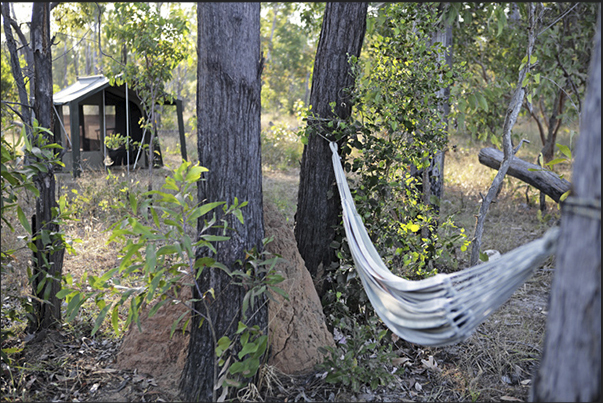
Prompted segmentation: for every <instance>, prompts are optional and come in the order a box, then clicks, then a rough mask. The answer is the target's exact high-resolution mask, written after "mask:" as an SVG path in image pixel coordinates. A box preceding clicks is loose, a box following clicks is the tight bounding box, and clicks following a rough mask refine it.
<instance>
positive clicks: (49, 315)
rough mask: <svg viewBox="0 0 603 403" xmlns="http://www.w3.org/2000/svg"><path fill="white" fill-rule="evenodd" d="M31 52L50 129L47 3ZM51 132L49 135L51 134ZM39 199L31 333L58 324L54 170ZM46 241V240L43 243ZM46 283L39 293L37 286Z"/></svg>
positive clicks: (41, 113)
mask: <svg viewBox="0 0 603 403" xmlns="http://www.w3.org/2000/svg"><path fill="white" fill-rule="evenodd" d="M31 27H32V31H31V34H32V41H31V43H32V50H33V56H34V80H35V83H36V86H35V100H34V105H33V109H34V112H35V115H36V119H37V120H38V123H39V125H40V127H43V128H46V129H49V130H52V128H53V127H54V123H53V121H54V115H53V108H52V54H51V42H50V3H34V5H33V10H32V20H31ZM50 133H51V132H50ZM50 133H48V132H46V133H44V135H43V136H44V138H45V139H46V141H47V142H49V143H54V142H55V139H54V138H53V136H52V134H50ZM34 181H35V183H36V186H37V188H38V190H39V191H40V197H38V198H37V200H36V214H35V217H34V219H33V220H32V221H33V223H34V226H33V228H32V229H33V230H34V233H35V234H37V235H38V236H39V239H38V240H37V241H36V247H37V249H38V251H37V252H36V253H35V259H34V276H33V279H32V287H33V294H34V295H36V296H37V297H38V298H40V299H41V300H44V301H45V303H40V302H39V301H34V303H33V304H34V310H35V317H36V320H37V323H33V322H30V324H29V327H30V330H32V331H35V330H38V329H48V328H51V327H56V326H59V325H60V324H61V301H60V300H59V299H57V298H56V294H57V292H59V291H60V289H61V277H62V273H63V254H64V252H65V250H64V248H63V246H62V244H61V242H60V241H59V240H56V239H53V235H52V234H55V233H58V232H59V225H58V224H57V223H55V222H54V218H55V217H54V216H53V211H52V210H53V209H55V208H58V204H57V202H56V195H55V188H56V184H55V177H54V169H53V167H48V172H40V173H39V174H37V175H36V177H35V179H34ZM43 231H46V232H47V233H48V234H49V239H50V241H49V242H50V244H48V243H45V241H44V239H45V237H44V236H40V234H42V232H43ZM46 242H48V241H46ZM42 281H43V282H45V284H46V285H44V286H41V289H40V290H38V284H40V282H42Z"/></svg>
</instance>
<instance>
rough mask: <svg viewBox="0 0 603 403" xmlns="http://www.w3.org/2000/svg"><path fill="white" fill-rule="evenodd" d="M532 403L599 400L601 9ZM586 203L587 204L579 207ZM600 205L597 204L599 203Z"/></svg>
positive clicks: (535, 375) (563, 214) (562, 217)
mask: <svg viewBox="0 0 603 403" xmlns="http://www.w3.org/2000/svg"><path fill="white" fill-rule="evenodd" d="M582 113H583V114H584V115H583V118H582V119H581V127H580V137H579V138H578V143H577V145H576V152H575V154H576V159H575V161H576V162H575V163H574V174H573V183H572V194H571V196H570V197H569V198H568V199H567V200H566V202H565V203H564V204H563V205H562V216H561V231H560V236H559V241H558V242H559V246H558V252H557V260H556V272H555V277H554V279H553V284H552V289H551V299H550V306H549V316H548V320H547V327H546V334H545V340H544V348H543V353H542V359H541V361H540V368H539V369H538V370H537V371H536V373H535V374H534V382H533V387H532V390H531V395H530V400H531V401H543V402H554V401H559V402H578V401H581V402H599V401H601V8H600V6H599V15H598V19H597V30H596V34H595V39H594V46H593V52H592V56H591V62H590V73H589V82H588V94H587V96H586V99H585V104H584V109H583V111H582ZM577 201H582V202H583V203H584V204H585V205H587V206H589V205H590V206H594V207H587V208H585V209H582V210H579V209H577V208H575V207H573V206H575V204H576V202H577ZM597 203H598V205H597Z"/></svg>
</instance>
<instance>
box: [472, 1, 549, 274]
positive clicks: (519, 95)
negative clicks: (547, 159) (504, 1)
mask: <svg viewBox="0 0 603 403" xmlns="http://www.w3.org/2000/svg"><path fill="white" fill-rule="evenodd" d="M527 7H528V26H529V28H528V46H527V52H526V53H527V57H528V60H530V58H531V57H532V51H533V49H534V43H535V41H536V33H535V31H536V25H537V23H536V19H535V11H534V9H535V6H534V4H533V3H527ZM529 69H530V63H526V65H525V67H524V68H523V69H522V70H521V71H520V72H519V80H517V88H516V89H515V92H514V93H513V97H512V98H511V101H510V102H509V107H508V108H507V112H506V115H505V123H504V125H503V138H502V144H503V152H504V158H503V161H502V163H501V164H500V168H499V169H498V173H497V174H496V176H495V177H494V180H493V181H492V185H490V189H488V193H487V194H486V197H485V198H484V199H483V200H482V203H481V206H480V208H479V214H478V216H477V222H476V224H475V232H474V233H473V239H472V240H471V243H472V246H471V260H470V264H471V266H475V265H476V264H477V263H478V260H479V253H480V251H481V247H482V235H483V233H484V222H485V221H486V217H487V215H488V209H489V208H490V204H491V203H492V201H493V200H494V198H495V197H496V195H497V194H498V192H499V191H500V187H501V186H502V183H503V180H504V179H505V175H506V174H507V171H508V169H509V166H510V165H511V162H512V161H513V157H514V154H513V144H512V141H511V130H512V129H513V126H514V125H515V122H517V116H518V115H519V110H520V109H521V105H522V104H523V99H524V96H525V92H526V88H525V87H524V86H523V85H524V84H523V80H524V78H525V77H526V75H527V74H528V72H529Z"/></svg>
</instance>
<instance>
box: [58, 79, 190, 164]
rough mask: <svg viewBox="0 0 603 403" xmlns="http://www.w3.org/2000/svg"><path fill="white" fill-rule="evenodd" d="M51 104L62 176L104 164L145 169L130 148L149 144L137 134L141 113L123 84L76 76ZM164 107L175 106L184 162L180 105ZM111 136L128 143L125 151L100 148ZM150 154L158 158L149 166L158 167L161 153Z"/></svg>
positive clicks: (141, 158) (137, 151) (144, 156)
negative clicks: (74, 80)
mask: <svg viewBox="0 0 603 403" xmlns="http://www.w3.org/2000/svg"><path fill="white" fill-rule="evenodd" d="M53 102H54V107H55V113H56V116H57V117H58V119H55V121H56V122H55V127H54V133H55V138H56V139H57V142H58V143H60V144H61V145H62V146H63V147H64V150H65V153H64V154H63V163H64V164H65V168H64V171H67V172H70V171H73V175H74V176H79V173H80V172H81V171H83V170H85V169H93V170H94V169H102V168H104V167H105V166H107V165H111V166H116V165H124V166H133V167H144V166H148V157H147V153H146V152H144V151H141V150H140V147H137V146H136V143H138V144H149V140H150V133H148V132H145V131H143V129H142V128H141V127H140V123H139V121H140V118H141V117H142V116H143V115H144V109H143V108H142V105H141V101H140V99H139V98H138V96H137V95H136V94H135V92H134V91H132V89H131V88H128V87H127V85H125V84H123V85H119V86H118V85H111V84H110V81H109V79H108V78H107V77H105V76H104V75H96V76H89V77H78V79H77V81H76V82H75V83H73V84H71V85H70V86H68V87H66V88H65V89H63V90H61V91H59V92H57V93H56V94H54V96H53ZM167 104H168V105H170V104H171V105H174V104H175V105H176V113H177V115H178V131H179V134H180V150H181V153H182V158H183V159H186V143H185V138H184V120H183V117H182V101H181V100H179V99H178V100H175V101H174V102H172V103H169V102H168V103H167ZM145 117H146V116H145ZM74 127H77V128H79V133H78V134H79V135H74V131H73V130H72V128H74ZM77 132H78V131H75V133H77ZM116 133H118V134H120V135H121V136H124V137H126V138H129V139H130V146H129V147H128V150H126V147H125V146H123V145H122V146H121V147H120V148H118V149H108V148H107V147H106V146H105V137H106V136H109V135H112V134H116ZM156 149H157V150H158V151H159V154H158V156H157V159H156V160H155V163H156V164H157V163H159V164H161V152H160V149H159V147H156ZM127 151H128V152H127ZM74 167H75V169H74Z"/></svg>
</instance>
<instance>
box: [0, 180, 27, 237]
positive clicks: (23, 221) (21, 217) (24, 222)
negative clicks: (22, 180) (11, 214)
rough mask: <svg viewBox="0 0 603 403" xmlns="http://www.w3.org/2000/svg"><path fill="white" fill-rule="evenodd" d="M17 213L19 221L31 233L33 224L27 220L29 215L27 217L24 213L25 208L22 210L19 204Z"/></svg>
mask: <svg viewBox="0 0 603 403" xmlns="http://www.w3.org/2000/svg"><path fill="white" fill-rule="evenodd" d="M3 186H4V185H3ZM2 192H4V189H3V190H2ZM17 215H18V216H19V221H20V222H21V225H22V226H23V228H24V229H25V231H27V232H28V233H29V234H30V235H31V226H30V225H29V221H28V220H27V217H25V213H23V210H21V206H19V205H17Z"/></svg>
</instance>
